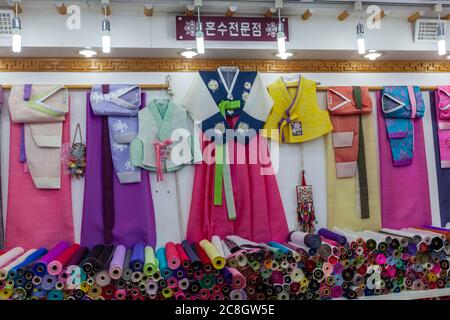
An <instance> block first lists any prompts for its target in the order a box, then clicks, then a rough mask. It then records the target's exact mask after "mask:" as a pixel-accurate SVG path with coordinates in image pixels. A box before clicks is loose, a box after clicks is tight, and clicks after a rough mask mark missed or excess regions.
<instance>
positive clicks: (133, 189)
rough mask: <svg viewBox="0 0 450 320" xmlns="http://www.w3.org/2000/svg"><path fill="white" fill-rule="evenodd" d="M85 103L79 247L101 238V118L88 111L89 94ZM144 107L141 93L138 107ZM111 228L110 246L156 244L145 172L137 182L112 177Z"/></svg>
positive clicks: (101, 240)
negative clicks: (85, 143) (85, 129)
mask: <svg viewBox="0 0 450 320" xmlns="http://www.w3.org/2000/svg"><path fill="white" fill-rule="evenodd" d="M86 101H87V110H86V115H87V121H86V122H87V139H86V141H87V150H86V165H87V166H86V174H85V177H86V178H85V190H84V203H83V221H82V227H81V244H82V245H83V246H87V247H90V248H92V247H93V246H94V245H95V244H99V243H104V239H103V203H102V199H103V192H102V191H103V186H102V154H101V150H102V138H101V137H102V129H103V124H102V116H95V115H94V114H93V112H92V108H91V103H90V97H89V93H88V94H87V96H86ZM143 106H145V94H144V93H143V94H142V105H141V108H142V107H143ZM111 174H112V175H113V179H114V181H113V185H114V214H115V216H114V220H115V223H114V229H113V243H114V244H122V245H125V246H127V247H132V246H134V245H135V244H136V243H145V244H148V245H151V246H153V247H154V246H155V244H156V229H155V213H154V208H153V200H152V196H151V190H150V181H149V177H148V174H147V172H142V177H141V182H140V183H130V184H121V183H120V182H119V179H118V178H117V175H116V174H113V172H111Z"/></svg>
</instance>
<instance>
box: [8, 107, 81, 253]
mask: <svg viewBox="0 0 450 320" xmlns="http://www.w3.org/2000/svg"><path fill="white" fill-rule="evenodd" d="M21 126H22V125H21V124H19V123H14V122H11V124H10V146H9V148H10V149H9V150H10V151H9V180H8V202H7V212H8V219H7V221H6V248H13V247H16V246H18V245H20V246H23V247H24V248H25V249H28V248H36V247H52V246H54V245H55V244H56V243H57V242H58V241H61V240H64V241H67V242H69V243H73V241H74V228H73V218H72V192H71V182H70V176H69V175H66V174H64V173H61V188H60V189H53V190H49V189H36V187H35V186H34V183H33V181H32V179H31V176H30V174H29V173H27V172H24V170H23V164H22V163H20V162H19V161H18V159H19V154H20V128H21ZM62 137H63V139H62V142H63V144H65V143H70V117H69V114H67V115H66V121H65V122H64V123H63V135H62ZM61 170H63V168H61ZM17 186H20V188H18V187H17ZM23 199H27V201H23ZM36 212H39V214H36ZM24 235H26V236H24Z"/></svg>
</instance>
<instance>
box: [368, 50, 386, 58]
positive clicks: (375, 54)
mask: <svg viewBox="0 0 450 320" xmlns="http://www.w3.org/2000/svg"><path fill="white" fill-rule="evenodd" d="M383 54H384V52H380V51H377V50H369V51H367V53H366V54H365V55H364V58H366V59H369V60H377V59H378V58H379V57H381V56H382V55H383Z"/></svg>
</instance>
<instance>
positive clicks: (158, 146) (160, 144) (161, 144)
mask: <svg viewBox="0 0 450 320" xmlns="http://www.w3.org/2000/svg"><path fill="white" fill-rule="evenodd" d="M170 144H172V140H170V139H167V140H164V141H155V142H153V146H154V147H155V154H156V181H163V180H164V175H163V164H162V161H163V157H162V153H163V148H165V147H166V146H168V145H170Z"/></svg>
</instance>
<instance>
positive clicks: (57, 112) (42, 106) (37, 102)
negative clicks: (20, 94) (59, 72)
mask: <svg viewBox="0 0 450 320" xmlns="http://www.w3.org/2000/svg"><path fill="white" fill-rule="evenodd" d="M60 90H64V91H65V93H66V95H65V96H64V98H63V100H62V101H61V103H62V104H63V105H64V108H59V109H58V108H55V107H53V106H51V105H50V104H48V103H46V102H45V101H46V100H47V99H48V98H50V97H51V96H53V95H54V94H56V93H57V92H59V91H60ZM26 105H27V107H29V108H31V109H34V110H37V111H40V112H43V113H46V114H48V115H51V116H54V117H61V116H64V115H65V114H66V113H67V112H68V111H69V108H68V106H67V89H66V88H64V86H56V87H54V88H52V89H50V90H49V91H47V92H44V93H42V94H39V95H35V96H32V97H31V99H30V100H29V101H27V103H26Z"/></svg>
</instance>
